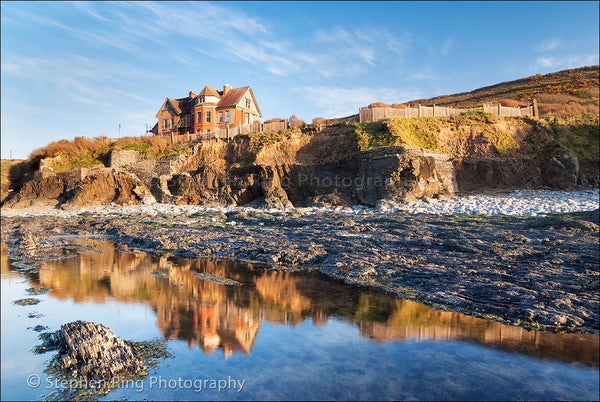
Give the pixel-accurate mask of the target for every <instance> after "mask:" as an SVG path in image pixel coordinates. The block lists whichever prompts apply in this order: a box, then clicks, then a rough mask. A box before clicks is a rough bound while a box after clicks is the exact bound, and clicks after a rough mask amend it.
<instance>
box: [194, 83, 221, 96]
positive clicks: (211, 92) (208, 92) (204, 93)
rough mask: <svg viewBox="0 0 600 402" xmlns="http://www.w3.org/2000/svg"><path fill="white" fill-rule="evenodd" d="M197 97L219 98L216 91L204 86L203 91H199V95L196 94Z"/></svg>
mask: <svg viewBox="0 0 600 402" xmlns="http://www.w3.org/2000/svg"><path fill="white" fill-rule="evenodd" d="M198 95H199V96H216V97H217V98H220V97H221V95H220V94H219V91H217V90H216V89H214V88H213V87H211V86H208V85H207V86H205V87H204V89H203V90H202V91H200V93H199V94H198Z"/></svg>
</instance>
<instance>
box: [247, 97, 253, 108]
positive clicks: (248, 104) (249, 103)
mask: <svg viewBox="0 0 600 402" xmlns="http://www.w3.org/2000/svg"><path fill="white" fill-rule="evenodd" d="M251 104H252V102H251V101H250V99H246V109H250V105H251Z"/></svg>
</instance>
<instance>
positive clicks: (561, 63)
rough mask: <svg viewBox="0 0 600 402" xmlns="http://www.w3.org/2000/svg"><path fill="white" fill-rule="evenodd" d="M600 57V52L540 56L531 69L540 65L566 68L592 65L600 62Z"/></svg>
mask: <svg viewBox="0 0 600 402" xmlns="http://www.w3.org/2000/svg"><path fill="white" fill-rule="evenodd" d="M598 59H599V56H598V54H588V55H566V56H560V57H558V56H557V57H538V58H537V59H536V61H535V64H534V65H533V66H532V67H531V70H536V69H538V68H540V67H545V68H554V69H565V68H576V67H583V66H591V65H595V64H598Z"/></svg>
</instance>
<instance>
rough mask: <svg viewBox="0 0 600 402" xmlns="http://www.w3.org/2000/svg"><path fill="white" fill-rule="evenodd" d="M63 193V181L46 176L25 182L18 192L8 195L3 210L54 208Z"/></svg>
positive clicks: (55, 177)
mask: <svg viewBox="0 0 600 402" xmlns="http://www.w3.org/2000/svg"><path fill="white" fill-rule="evenodd" d="M64 192H65V183H64V181H63V180H62V179H61V178H59V177H57V176H48V177H43V178H38V179H34V180H30V181H28V182H26V183H25V184H24V185H23V186H22V187H21V188H20V189H19V190H17V191H13V192H11V193H9V194H8V196H7V198H6V199H5V201H4V204H3V205H2V207H3V208H27V207H54V206H57V205H58V204H59V203H60V200H59V198H60V197H61V196H62V195H63V194H64Z"/></svg>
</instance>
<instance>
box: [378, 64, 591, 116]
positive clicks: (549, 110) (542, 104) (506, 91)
mask: <svg viewBox="0 0 600 402" xmlns="http://www.w3.org/2000/svg"><path fill="white" fill-rule="evenodd" d="M599 75H600V67H599V66H597V65H596V66H590V67H581V68H575V69H570V70H563V71H559V72H556V73H550V74H544V75H542V74H537V75H534V76H532V77H527V78H521V79H518V80H515V81H507V82H502V83H500V84H496V85H491V86H488V87H484V88H479V89H475V90H473V91H471V92H462V93H458V94H453V95H441V96H436V97H435V98H430V99H417V100H413V101H410V102H407V103H410V104H421V105H427V106H430V105H433V104H435V105H439V106H456V107H465V108H466V107H474V106H479V105H481V104H483V103H501V104H503V105H504V106H513V107H514V106H525V105H527V104H529V103H530V102H531V100H532V99H533V98H535V99H537V101H538V104H539V111H540V114H541V115H542V116H543V115H547V114H553V115H565V114H582V113H598V109H599V88H600V87H599V83H598V77H599ZM378 103H379V102H378ZM402 105H403V104H398V105H394V106H402Z"/></svg>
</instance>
